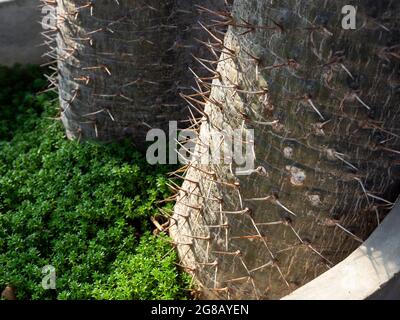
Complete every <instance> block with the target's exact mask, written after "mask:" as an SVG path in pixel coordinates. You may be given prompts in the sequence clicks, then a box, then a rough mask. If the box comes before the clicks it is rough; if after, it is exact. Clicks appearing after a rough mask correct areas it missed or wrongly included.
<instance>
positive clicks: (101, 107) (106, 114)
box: [57, 0, 225, 148]
mask: <svg viewBox="0 0 400 320" xmlns="http://www.w3.org/2000/svg"><path fill="white" fill-rule="evenodd" d="M90 3H93V4H92V5H90ZM57 4H58V31H59V32H58V34H57V43H58V57H59V62H58V77H59V81H58V82H59V91H60V101H61V111H62V113H61V118H62V121H63V123H64V126H65V128H66V132H67V136H68V137H69V138H72V139H73V138H78V139H95V140H99V141H105V142H109V141H114V140H119V139H123V138H127V137H129V138H132V139H133V140H134V142H135V143H136V145H137V146H138V147H139V148H143V146H144V141H145V136H146V133H147V132H148V130H149V128H161V129H164V130H166V129H167V128H168V121H180V120H186V119H187V118H188V115H189V112H188V109H187V107H186V106H185V105H184V104H183V101H182V100H181V98H180V97H179V92H181V91H187V90H188V88H190V87H191V85H192V83H191V80H192V77H190V76H189V74H190V72H189V71H188V68H189V67H192V68H194V69H195V70H196V68H197V66H196V65H195V63H194V59H193V58H192V56H191V54H194V55H198V56H201V55H203V54H205V53H204V52H202V51H201V50H203V49H201V46H200V44H199V43H198V42H197V41H196V40H195V38H199V39H203V40H205V38H206V37H208V35H207V34H206V32H204V31H203V30H201V28H200V26H199V25H198V20H199V19H202V18H203V17H201V16H199V15H198V12H197V8H196V7H195V5H196V4H199V5H205V6H208V7H210V8H211V9H214V10H220V9H224V8H225V2H224V0H217V1H212V3H211V1H209V0H190V1H187V0H185V1H183V0H163V1H159V0H146V1H145V0H119V1H111V0H98V1H96V2H90V1H86V0H79V1H71V0H58V1H57ZM88 4H89V5H88Z"/></svg>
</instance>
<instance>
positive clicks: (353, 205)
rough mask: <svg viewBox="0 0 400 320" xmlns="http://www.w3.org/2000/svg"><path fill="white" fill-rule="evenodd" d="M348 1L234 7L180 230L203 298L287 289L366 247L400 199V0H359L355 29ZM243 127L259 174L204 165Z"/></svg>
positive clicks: (179, 212) (175, 229)
mask: <svg viewBox="0 0 400 320" xmlns="http://www.w3.org/2000/svg"><path fill="white" fill-rule="evenodd" d="M347 4H348V1H347V0H339V1H322V0H321V1H308V0H285V1H284V0H276V1H264V0H236V1H235V3H234V8H233V13H232V17H231V19H230V20H229V24H230V28H229V30H228V33H227V35H226V37H225V41H224V43H223V44H220V46H219V49H220V50H222V56H221V58H220V62H219V64H218V69H217V71H216V73H215V75H216V78H217V79H215V80H214V81H213V83H212V85H210V87H212V92H211V97H210V98H206V100H207V101H208V103H207V105H206V109H205V114H204V117H203V120H202V124H201V126H200V130H199V136H198V145H197V149H196V154H197V155H198V157H197V158H194V160H193V161H192V162H191V163H190V164H189V165H188V166H187V172H186V179H185V182H184V183H183V186H182V188H181V191H180V193H179V195H178V201H177V204H176V207H175V213H174V216H173V218H172V220H171V223H172V227H171V229H170V231H171V236H172V237H173V239H174V240H175V243H176V245H177V248H178V251H179V254H180V257H181V260H182V262H181V263H182V264H183V265H184V267H185V268H186V269H187V270H188V271H189V272H191V273H192V274H193V275H194V276H195V278H196V279H197V282H198V284H199V288H200V289H199V290H200V292H201V293H202V297H203V298H233V299H243V298H246V299H276V298H280V297H282V296H284V295H286V294H288V293H289V292H291V291H293V290H294V289H296V288H297V287H299V286H301V285H303V284H305V283H306V282H308V281H310V280H312V279H313V278H315V277H317V276H318V275H319V274H321V273H323V272H325V271H327V270H328V269H329V268H330V267H332V266H333V265H335V264H337V263H338V262H339V261H341V260H342V259H344V258H345V257H346V256H347V255H348V254H349V253H351V252H352V251H353V250H354V249H355V248H356V247H357V246H359V245H360V243H361V242H362V241H363V240H365V239H366V237H367V236H368V235H369V234H370V232H371V231H372V230H373V229H374V228H375V227H376V226H377V224H378V223H379V222H380V221H381V219H382V218H383V217H384V216H385V213H386V212H387V210H388V209H390V207H391V204H392V202H393V201H394V200H395V199H396V197H397V195H398V193H399V182H400V175H399V171H400V170H399V169H400V161H399V154H400V139H399V135H400V109H399V103H400V92H399V85H400V82H399V80H400V79H399V72H400V69H399V62H400V61H399V57H400V55H399V44H400V42H399V40H400V39H399V34H400V33H399V20H398V14H399V12H400V2H399V1H379V2H377V1H361V2H357V29H356V30H346V29H344V28H343V27H342V19H343V18H344V17H345V16H344V15H343V14H342V7H343V6H345V5H347ZM203 86H204V87H205V88H206V89H207V88H208V86H207V85H205V84H204V83H203ZM237 128H242V129H241V130H242V132H245V130H250V129H252V130H254V142H255V143H254V155H255V167H254V170H249V171H248V174H247V175H242V174H243V172H242V174H241V175H239V174H238V171H236V169H238V168H237V167H238V166H237V165H235V163H233V165H229V164H227V163H223V162H222V161H220V162H219V163H214V162H212V163H210V164H206V163H205V161H203V160H204V159H203V158H204V157H206V154H207V152H208V149H210V151H211V153H212V154H216V153H218V152H219V151H221V152H225V153H227V151H226V148H223V146H224V144H225V141H223V142H222V143H221V141H219V143H218V141H215V139H214V140H213V139H212V137H216V136H221V133H222V132H225V133H226V134H228V135H229V134H231V133H232V132H233V130H234V129H237ZM243 140H244V141H243V142H244V143H245V144H248V145H250V146H251V143H252V141H251V140H252V138H251V136H250V138H249V136H248V135H244V134H243ZM202 159H203V160H202ZM211 160H212V159H211ZM338 281H340V279H338Z"/></svg>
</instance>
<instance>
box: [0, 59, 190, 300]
mask: <svg viewBox="0 0 400 320" xmlns="http://www.w3.org/2000/svg"><path fill="white" fill-rule="evenodd" d="M42 73H43V70H41V69H40V68H38V67H35V66H24V67H21V66H16V67H14V68H5V67H0V291H1V290H2V289H3V288H4V287H6V286H7V285H12V286H13V287H15V288H16V294H17V298H18V299H182V298H186V297H187V290H186V288H187V287H188V283H189V279H188V278H187V276H185V275H183V274H182V273H180V272H179V271H178V270H177V267H176V262H177V260H176V259H177V257H176V254H175V251H174V250H173V248H172V246H171V245H170V244H169V242H168V240H169V239H168V238H167V237H166V236H163V235H159V236H155V235H153V234H152V232H151V230H152V229H153V227H152V225H151V223H150V217H151V216H154V215H156V214H157V213H158V211H157V202H158V201H159V200H162V199H164V198H166V197H168V196H170V193H169V191H168V187H167V184H166V182H167V172H168V171H169V170H170V169H171V168H168V167H165V166H159V167H155V166H150V165H148V164H147V162H146V161H145V159H144V157H143V156H142V155H141V154H139V153H138V152H136V151H135V149H134V147H133V145H132V143H131V142H129V141H125V142H124V143H120V144H110V145H101V144H97V143H79V142H76V141H75V142H74V141H68V140H67V139H66V138H65V135H64V130H63V128H62V125H61V123H60V122H59V121H57V120H56V118H57V116H58V104H57V99H56V95H54V94H52V93H43V94H37V92H39V91H40V90H42V89H43V87H45V85H46V81H45V79H44V78H43V76H42ZM46 265H51V266H54V267H55V270H56V289H55V290H45V289H43V288H42V286H41V282H42V278H43V274H42V268H43V267H44V266H46Z"/></svg>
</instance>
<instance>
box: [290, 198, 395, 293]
mask: <svg viewBox="0 0 400 320" xmlns="http://www.w3.org/2000/svg"><path fill="white" fill-rule="evenodd" d="M365 299H400V199H399V200H398V201H397V203H396V205H395V207H394V208H393V209H392V211H391V212H390V213H389V215H388V216H387V217H386V219H385V220H384V221H383V223H382V224H381V225H380V226H379V227H378V228H377V229H376V230H375V231H374V232H373V234H372V235H371V236H370V237H369V238H368V239H367V240H366V241H365V242H364V243H363V244H362V245H361V246H360V247H359V248H358V249H357V250H355V251H354V252H353V253H352V254H351V255H350V256H349V257H347V258H346V259H345V260H344V261H342V262H341V263H339V264H337V265H336V266H335V267H333V268H332V269H330V270H329V271H327V272H325V273H324V274H322V275H321V276H319V277H318V278H316V279H314V280H313V281H311V282H309V283H307V284H306V285H304V286H302V287H301V288H299V289H297V290H296V291H294V292H292V293H291V294H289V295H287V296H286V297H284V298H282V300H365Z"/></svg>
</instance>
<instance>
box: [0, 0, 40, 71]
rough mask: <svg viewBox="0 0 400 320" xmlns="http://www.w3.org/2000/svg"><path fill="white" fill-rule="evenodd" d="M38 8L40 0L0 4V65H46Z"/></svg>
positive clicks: (2, 0) (11, 0) (0, 0)
mask: <svg viewBox="0 0 400 320" xmlns="http://www.w3.org/2000/svg"><path fill="white" fill-rule="evenodd" d="M40 4H41V3H40V1H39V0H0V65H7V66H11V65H13V64H15V63H21V64H27V63H33V64H41V63H43V62H44V61H45V60H44V59H43V58H42V57H41V56H42V54H43V53H44V52H45V51H46V50H47V48H46V47H45V46H40V44H41V43H42V42H43V38H42V36H41V34H40V32H42V31H43V30H42V26H41V24H40V21H41V20H42V17H41V9H40V7H39V5H40Z"/></svg>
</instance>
